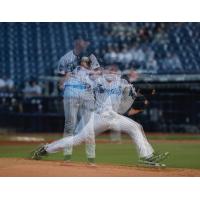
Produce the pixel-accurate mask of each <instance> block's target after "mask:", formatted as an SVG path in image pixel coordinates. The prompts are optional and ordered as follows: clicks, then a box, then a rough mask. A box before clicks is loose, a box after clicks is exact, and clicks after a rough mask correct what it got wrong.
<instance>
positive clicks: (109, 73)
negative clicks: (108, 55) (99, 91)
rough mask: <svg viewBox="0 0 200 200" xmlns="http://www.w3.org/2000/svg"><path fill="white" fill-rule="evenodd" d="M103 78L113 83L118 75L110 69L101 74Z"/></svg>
mask: <svg viewBox="0 0 200 200" xmlns="http://www.w3.org/2000/svg"><path fill="white" fill-rule="evenodd" d="M103 77H104V78H105V79H106V80H107V81H108V82H112V81H115V80H116V79H117V78H118V77H119V75H118V73H117V72H116V71H115V70H111V69H105V70H104V73H103Z"/></svg>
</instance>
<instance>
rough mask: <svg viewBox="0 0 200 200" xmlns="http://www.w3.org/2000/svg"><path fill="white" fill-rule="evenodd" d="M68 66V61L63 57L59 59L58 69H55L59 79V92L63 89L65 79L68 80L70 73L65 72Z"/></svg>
mask: <svg viewBox="0 0 200 200" xmlns="http://www.w3.org/2000/svg"><path fill="white" fill-rule="evenodd" d="M67 66H68V60H67V58H66V57H65V56H63V57H61V59H60V60H59V61H58V67H57V76H58V77H59V78H60V80H59V81H58V85H57V86H58V88H59V89H60V90H62V89H64V82H65V80H66V79H68V78H69V76H70V74H71V72H70V71H69V70H67Z"/></svg>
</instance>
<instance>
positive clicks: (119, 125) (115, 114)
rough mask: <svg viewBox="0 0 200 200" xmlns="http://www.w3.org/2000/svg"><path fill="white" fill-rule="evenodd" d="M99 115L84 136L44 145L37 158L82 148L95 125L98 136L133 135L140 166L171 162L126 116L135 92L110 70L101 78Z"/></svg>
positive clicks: (79, 135) (97, 99)
mask: <svg viewBox="0 0 200 200" xmlns="http://www.w3.org/2000/svg"><path fill="white" fill-rule="evenodd" d="M94 90H95V97H96V101H95V107H96V109H95V112H94V113H93V114H92V115H91V118H90V120H89V122H88V123H87V124H86V126H84V128H83V129H82V130H81V132H80V133H79V134H77V135H75V136H73V137H71V138H63V139H61V140H58V141H55V142H53V143H51V144H47V145H44V146H42V147H40V148H39V149H37V150H36V151H35V158H36V159H41V157H42V156H44V155H46V154H48V153H54V152H57V151H59V150H60V149H63V148H65V147H66V146H73V145H78V144H80V143H81V142H83V141H84V140H85V138H87V135H88V130H89V129H90V126H91V124H94V131H95V134H99V133H102V132H104V131H106V130H108V129H111V130H116V129H117V130H119V129H120V131H123V132H126V133H128V134H129V135H130V137H131V138H132V140H133V141H134V142H135V144H136V148H137V152H138V155H139V163H141V164H144V165H148V166H149V165H150V166H163V165H162V164H160V162H161V161H162V160H164V159H166V158H167V156H168V154H169V153H168V152H166V153H162V154H156V153H155V152H154V150H153V148H152V146H151V145H150V144H149V142H148V140H147V138H146V136H145V134H144V131H143V128H142V126H141V125H140V124H138V123H137V122H135V121H133V120H131V119H129V118H127V117H125V116H122V115H121V114H119V113H120V112H124V111H125V110H127V108H129V106H130V105H131V104H132V103H133V101H134V98H135V95H136V93H135V90H134V88H133V87H132V86H131V85H129V84H128V82H126V81H125V80H123V79H121V78H120V76H119V75H118V74H116V73H115V72H112V71H111V70H109V69H107V70H105V71H104V73H103V76H101V77H100V78H98V80H97V81H96V87H95V89H94Z"/></svg>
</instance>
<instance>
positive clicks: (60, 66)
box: [57, 56, 66, 75]
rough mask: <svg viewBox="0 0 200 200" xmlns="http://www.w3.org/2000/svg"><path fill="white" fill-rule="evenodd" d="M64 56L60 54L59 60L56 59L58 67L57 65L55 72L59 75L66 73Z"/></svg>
mask: <svg viewBox="0 0 200 200" xmlns="http://www.w3.org/2000/svg"><path fill="white" fill-rule="evenodd" d="M65 66H66V58H65V56H62V57H61V58H60V60H59V61H58V67H57V73H58V74H59V75H65V74H66V67H65Z"/></svg>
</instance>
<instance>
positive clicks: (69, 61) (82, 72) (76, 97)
mask: <svg viewBox="0 0 200 200" xmlns="http://www.w3.org/2000/svg"><path fill="white" fill-rule="evenodd" d="M89 45H90V42H89V38H88V36H87V34H85V35H76V36H75V37H74V48H73V50H71V51H69V52H68V53H66V54H65V55H64V56H63V57H61V59H60V61H59V63H58V73H59V74H60V75H61V76H63V78H62V80H61V81H60V84H59V85H60V88H61V89H63V90H64V112H65V127H64V135H63V136H64V137H66V136H72V135H74V134H75V132H74V131H75V128H76V125H77V123H78V121H79V120H78V119H80V118H81V119H82V120H81V122H82V126H84V123H86V122H87V120H88V117H89V116H88V115H87V114H84V112H85V111H86V112H87V111H88V110H89V109H90V108H91V109H92V105H93V104H94V103H93V102H92V101H93V97H91V95H92V94H89V95H85V96H84V97H80V93H83V92H84V90H85V89H84V88H81V87H79V88H78V87H76V86H73V87H72V86H70V85H77V82H76V81H75V79H76V80H79V81H82V80H83V79H85V80H86V79H87V78H86V77H88V73H89V68H90V67H91V68H96V67H99V63H98V61H97V59H96V57H95V56H94V54H92V53H90V52H89V51H88V47H89ZM83 56H88V57H89V60H90V63H89V65H90V66H87V67H88V69H87V70H86V66H81V67H80V66H79V67H78V68H77V66H78V64H79V61H80V60H81V57H83ZM82 64H83V63H82ZM77 69H78V70H77ZM72 76H73V79H72ZM80 79H81V80H80ZM85 80H84V81H85ZM87 80H88V79H87ZM84 81H83V82H84ZM87 84H88V83H87ZM90 106H91V107H90ZM83 117H85V119H83ZM86 143H87V142H86ZM92 145H93V144H92ZM72 150H73V149H72V146H71V147H68V148H67V147H66V148H65V149H64V159H65V160H66V161H70V160H71V157H72ZM86 154H87V158H88V161H89V162H93V160H94V157H95V150H94V147H91V145H90V144H86Z"/></svg>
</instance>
